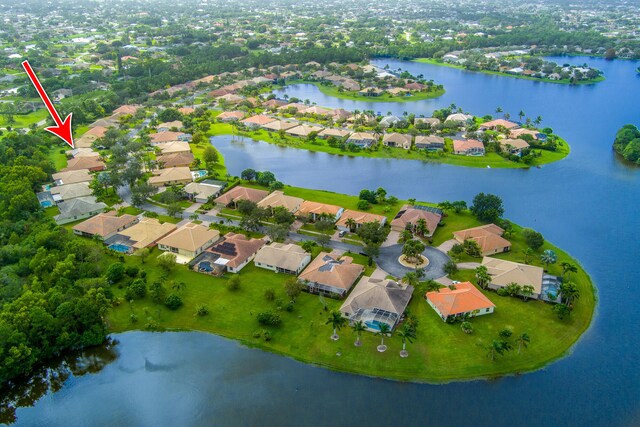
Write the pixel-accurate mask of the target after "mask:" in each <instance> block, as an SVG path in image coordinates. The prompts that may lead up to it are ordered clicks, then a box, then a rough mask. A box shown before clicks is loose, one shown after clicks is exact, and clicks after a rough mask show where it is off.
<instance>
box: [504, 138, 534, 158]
mask: <svg viewBox="0 0 640 427" xmlns="http://www.w3.org/2000/svg"><path fill="white" fill-rule="evenodd" d="M498 144H500V147H501V148H502V149H503V150H504V151H506V152H508V153H510V154H515V155H516V156H521V155H522V150H524V149H526V148H529V143H528V142H527V141H525V140H524V139H520V138H516V139H513V138H504V139H500V140H498Z"/></svg>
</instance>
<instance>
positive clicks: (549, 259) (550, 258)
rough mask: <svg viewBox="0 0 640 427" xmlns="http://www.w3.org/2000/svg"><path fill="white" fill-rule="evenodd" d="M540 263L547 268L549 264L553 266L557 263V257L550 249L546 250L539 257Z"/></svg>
mask: <svg viewBox="0 0 640 427" xmlns="http://www.w3.org/2000/svg"><path fill="white" fill-rule="evenodd" d="M540 259H541V260H542V262H543V263H544V264H545V265H546V266H547V267H549V265H550V264H555V263H556V261H558V255H556V253H555V252H554V251H552V250H551V249H547V250H546V251H544V252H543V253H542V255H540Z"/></svg>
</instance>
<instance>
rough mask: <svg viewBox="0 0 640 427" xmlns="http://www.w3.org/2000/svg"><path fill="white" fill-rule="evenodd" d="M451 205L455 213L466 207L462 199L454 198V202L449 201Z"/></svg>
mask: <svg viewBox="0 0 640 427" xmlns="http://www.w3.org/2000/svg"><path fill="white" fill-rule="evenodd" d="M451 207H452V208H453V210H454V212H455V213H460V212H462V211H463V210H465V209H467V202H465V201H464V200H456V201H455V202H451Z"/></svg>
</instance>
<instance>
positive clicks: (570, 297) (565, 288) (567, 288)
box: [560, 282, 580, 307]
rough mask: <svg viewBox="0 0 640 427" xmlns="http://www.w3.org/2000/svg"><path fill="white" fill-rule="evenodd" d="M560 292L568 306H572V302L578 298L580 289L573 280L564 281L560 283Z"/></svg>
mask: <svg viewBox="0 0 640 427" xmlns="http://www.w3.org/2000/svg"><path fill="white" fill-rule="evenodd" d="M560 294H561V296H562V300H563V301H564V303H565V304H566V305H567V306H568V307H571V306H573V302H574V301H575V300H577V299H578V298H580V291H579V290H578V288H577V287H576V285H575V283H573V282H566V283H563V284H562V285H560Z"/></svg>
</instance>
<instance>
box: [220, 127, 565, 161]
mask: <svg viewBox="0 0 640 427" xmlns="http://www.w3.org/2000/svg"><path fill="white" fill-rule="evenodd" d="M207 135H208V136H220V135H237V136H239V137H243V138H248V139H252V140H255V141H263V142H267V143H269V144H274V145H278V146H280V147H290V148H296V149H301V150H309V151H316V152H322V153H328V154H332V155H338V156H351V157H369V158H382V159H405V160H420V161H423V162H425V163H445V164H450V165H455V166H465V167H475V168H486V167H491V168H511V169H528V168H532V167H536V166H541V165H545V164H549V163H553V162H557V161H559V160H562V159H564V158H565V157H567V156H568V155H569V153H570V152H571V147H570V146H569V144H568V143H566V142H563V144H562V145H561V146H558V150H557V151H548V150H539V151H540V152H541V153H542V157H540V158H537V159H536V160H535V161H534V163H533V164H531V165H527V164H524V163H516V162H513V161H511V160H508V159H505V158H504V157H501V156H500V155H499V154H497V153H487V154H486V155H485V156H480V157H474V156H459V155H455V154H452V153H443V154H439V153H428V154H427V153H425V152H422V151H417V150H415V149H412V150H404V149H402V148H391V147H379V148H378V149H376V150H361V151H344V150H341V149H340V148H338V147H331V146H329V145H328V144H327V142H326V141H325V140H321V139H317V140H316V141H314V142H311V141H306V140H302V139H300V138H295V137H291V136H285V138H280V136H279V135H278V134H277V133H276V132H267V131H266V130H264V129H261V130H256V131H249V132H243V133H240V135H238V133H237V131H234V128H233V127H232V126H231V125H229V124H226V123H222V124H221V123H216V124H213V125H212V126H211V129H210V130H209V132H208V133H207ZM214 144H215V141H214Z"/></svg>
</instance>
